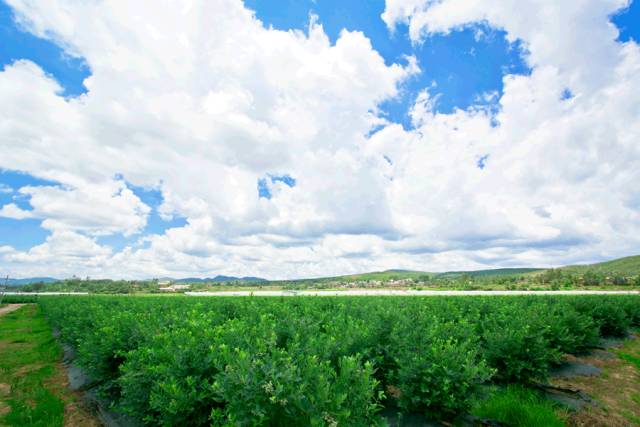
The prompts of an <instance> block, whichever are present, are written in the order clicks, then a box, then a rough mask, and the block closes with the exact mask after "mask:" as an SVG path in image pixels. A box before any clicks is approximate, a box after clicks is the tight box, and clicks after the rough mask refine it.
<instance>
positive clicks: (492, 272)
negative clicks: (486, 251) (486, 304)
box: [437, 268, 544, 277]
mask: <svg viewBox="0 0 640 427" xmlns="http://www.w3.org/2000/svg"><path fill="white" fill-rule="evenodd" d="M543 270H544V269H543V268H492V269H488V270H471V271H447V272H446V273H439V274H437V276H438V277H458V276H461V275H463V274H466V275H467V276H471V277H486V276H511V275H519V274H528V273H535V272H537V271H543Z"/></svg>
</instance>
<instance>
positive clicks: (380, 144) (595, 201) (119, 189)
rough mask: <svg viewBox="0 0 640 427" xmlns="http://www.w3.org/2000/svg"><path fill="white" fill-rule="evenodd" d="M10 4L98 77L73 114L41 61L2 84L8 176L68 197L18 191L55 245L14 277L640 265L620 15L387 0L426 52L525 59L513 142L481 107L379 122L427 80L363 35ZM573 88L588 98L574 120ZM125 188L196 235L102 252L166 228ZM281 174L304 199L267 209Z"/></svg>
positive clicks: (429, 105) (194, 11)
mask: <svg viewBox="0 0 640 427" xmlns="http://www.w3.org/2000/svg"><path fill="white" fill-rule="evenodd" d="M9 3H10V4H11V5H12V7H13V8H14V9H15V10H16V12H17V14H18V16H19V18H20V20H21V22H22V24H23V25H24V26H25V28H28V29H29V31H32V32H33V33H35V34H37V35H40V36H42V37H47V38H52V39H54V40H56V42H58V43H59V44H61V45H62V46H65V48H66V49H67V51H68V52H69V53H71V54H75V55H78V56H81V57H83V58H85V59H86V61H87V63H88V65H89V66H90V68H91V72H92V75H91V77H89V78H88V79H87V80H86V82H85V84H86V86H87V88H88V89H89V90H88V93H87V94H85V95H82V96H80V97H78V98H74V99H64V98H63V97H62V96H61V95H60V87H59V85H58V84H57V83H56V82H55V81H54V80H52V79H51V78H50V77H48V76H46V75H45V74H44V73H43V72H42V70H41V69H40V68H39V67H38V66H36V65H35V64H33V63H31V62H29V61H18V62H16V63H14V64H13V65H12V66H8V67H6V68H5V71H4V72H2V73H0V96H1V97H2V99H3V100H4V102H3V103H2V104H0V168H11V169H17V170H21V171H25V172H27V173H30V174H33V175H36V176H38V177H40V178H44V179H49V180H53V181H56V182H59V183H60V185H59V186H43V187H26V188H23V189H21V190H20V192H21V193H22V194H23V195H27V196H29V197H30V204H31V206H32V207H33V211H29V212H32V214H31V215H33V216H35V217H38V218H41V219H42V220H43V227H45V228H47V229H48V230H50V231H51V232H52V234H51V236H50V237H49V238H48V239H47V241H46V242H44V243H43V244H41V245H38V246H35V247H34V248H32V249H30V250H28V251H17V250H12V251H8V252H6V253H4V252H3V253H0V257H2V258H1V259H2V260H3V264H6V265H8V266H9V268H11V270H12V274H14V275H35V274H36V273H37V274H47V275H54V274H58V275H63V276H64V275H69V274H74V273H75V274H80V275H85V274H88V275H91V276H109V275H110V276H125V277H148V276H153V275H172V276H180V275H194V274H200V275H209V274H216V273H225V274H237V275H247V274H251V275H263V276H266V277H273V278H277V277H299V276H320V275H328V274H336V273H349V272H356V271H363V270H371V269H385V268H412V269H426V270H443V269H463V268H474V267H482V266H485V265H549V264H560V263H563V262H572V261H575V260H578V261H589V260H591V259H599V258H602V257H605V256H616V255H623V254H628V253H630V252H633V251H637V249H638V247H640V238H639V237H637V236H640V220H639V219H638V217H639V216H638V209H639V208H640V193H638V191H637V190H636V187H637V185H636V184H635V183H636V182H639V181H640V175H639V174H640V171H639V170H638V168H637V167H636V165H637V164H638V162H639V161H640V152H639V150H640V148H639V147H638V145H637V143H636V141H637V140H638V137H639V136H640V120H638V119H639V117H638V115H639V114H640V113H639V111H640V108H639V105H640V93H639V91H638V89H637V88H638V87H640V81H639V79H640V77H639V76H640V72H639V71H640V52H639V49H638V46H637V45H636V44H634V43H627V44H624V45H623V44H619V43H616V42H615V37H616V30H615V28H614V27H612V26H611V24H609V22H608V15H609V14H610V13H612V12H613V11H615V10H616V9H618V8H619V7H621V6H624V2H621V1H607V2H597V1H595V0H594V1H591V2H589V1H584V2H577V3H576V4H573V3H572V4H565V3H563V2H560V3H557V2H548V3H546V2H535V1H530V2H517V4H516V3H515V2H514V3H513V4H512V3H503V2H497V1H496V2H483V3H482V4H480V2H470V3H465V4H464V7H463V6H462V5H461V4H459V2H458V1H457V0H445V1H442V2H437V3H435V2H425V1H400V0H395V1H392V0H389V1H388V2H387V9H386V11H385V14H384V15H383V18H384V19H385V21H386V22H387V24H388V25H389V26H390V27H391V28H393V27H394V26H395V25H397V24H398V23H407V24H409V26H410V34H411V36H412V37H413V39H414V41H415V42H416V43H417V42H420V41H421V40H422V39H423V38H424V37H426V35H428V34H429V33H431V32H445V33H446V32H447V31H450V30H452V29H455V28H458V27H459V26H463V25H467V24H473V23H477V22H479V21H482V22H488V23H489V24H490V25H492V26H495V27H499V28H503V29H504V30H505V31H506V32H507V34H508V37H509V38H510V39H511V40H515V39H521V40H523V42H524V43H525V45H526V46H527V48H528V50H529V54H528V57H527V60H528V61H529V64H530V65H531V66H532V67H533V71H532V73H531V75H527V76H506V77H505V79H504V93H503V95H502V97H501V98H500V99H499V100H496V102H498V103H499V105H500V108H501V110H500V113H499V114H498V115H497V117H495V119H496V120H497V122H498V124H499V125H498V126H494V125H493V122H492V117H491V116H490V115H489V113H488V112H487V111H486V109H484V108H482V107H472V108H470V109H468V110H466V111H455V112H453V113H452V114H437V113H435V111H434V108H433V102H434V99H433V97H431V96H430V95H429V92H428V88H425V91H424V92H422V95H421V96H420V97H419V99H418V100H417V102H416V105H415V106H414V107H413V108H412V110H411V112H412V120H413V123H414V125H415V127H416V128H415V129H413V130H406V129H403V128H402V126H400V125H398V124H394V123H388V122H386V121H385V120H384V119H383V118H381V117H380V116H379V115H378V112H377V109H378V105H379V104H380V102H382V101H384V100H386V99H389V98H392V97H394V96H396V95H397V93H398V86H399V85H400V84H401V83H402V82H403V81H404V80H405V79H406V78H407V77H409V76H410V75H411V74H413V73H416V72H418V66H417V62H416V60H415V58H408V59H407V60H406V61H405V63H404V65H399V64H392V65H386V64H385V63H384V61H383V59H382V57H381V56H380V55H379V54H378V53H377V52H376V51H375V50H374V49H373V48H372V46H371V44H370V42H369V40H368V39H367V38H366V35H363V34H361V33H359V32H348V31H343V32H342V33H341V35H340V37H339V38H338V40H337V41H336V43H335V44H331V43H330V41H329V39H328V37H327V36H326V35H325V33H324V31H323V29H322V27H321V26H320V25H318V24H317V23H315V22H313V21H312V22H311V24H310V28H309V31H308V33H303V32H300V31H289V32H283V31H278V30H275V29H268V28H265V27H264V26H263V25H262V23H261V22H259V21H258V20H256V19H255V17H253V15H252V13H251V12H250V11H248V10H247V9H245V8H244V7H243V5H242V3H240V2H236V1H226V0H217V1H193V2H190V3H188V4H185V3H179V2H168V3H167V4H163V5H162V6H158V7H157V8H156V9H154V13H153V14H152V15H150V14H149V13H148V9H146V8H144V7H143V6H142V5H138V4H137V3H135V2H133V3H132V2H108V3H101V2H98V3H96V2H89V3H83V2H65V1H53V0H52V1H42V2H26V1H20V0H11V1H10V2H9ZM543 3H544V4H543ZM523 16H526V19H522V17H523ZM568 20H570V21H571V22H572V23H573V25H566V22H567V21H568ZM587 39H589V40H592V42H590V43H585V42H584V40H587ZM421 67H422V68H423V70H422V72H425V73H428V72H429V68H428V64H426V65H425V64H421ZM565 88H569V89H570V90H571V91H572V92H573V93H574V94H575V96H574V97H573V98H571V99H569V100H561V99H560V95H561V93H562V91H563V90H564V89H565ZM492 96H493V95H492ZM34 117H37V120H34ZM379 124H384V127H383V129H382V130H380V131H378V132H376V133H375V134H374V135H373V136H371V137H367V136H366V135H367V134H368V132H369V131H370V130H371V129H372V128H373V127H374V126H376V125H379ZM485 155H489V156H488V158H487V160H486V167H485V168H484V169H479V168H477V167H476V163H477V161H478V159H479V158H481V157H483V156H485ZM383 156H387V157H388V158H389V159H390V162H388V161H387V160H385V158H384V157H383ZM118 174H122V176H123V177H124V179H126V180H127V181H129V182H131V183H133V184H134V185H138V186H145V187H151V188H156V189H159V190H160V191H162V195H163V198H164V202H163V205H162V206H161V207H160V209H159V212H160V213H161V215H162V216H163V217H165V218H169V217H172V216H174V215H176V216H182V217H185V218H187V225H185V226H184V227H177V228H173V229H170V230H167V232H166V233H164V234H163V235H150V236H145V237H142V238H141V240H140V241H139V245H134V246H133V247H128V248H125V249H124V250H122V251H120V252H113V251H111V250H110V249H109V248H108V247H105V246H102V245H100V244H99V243H98V242H97V240H96V236H101V235H107V234H114V233H122V234H126V235H133V234H135V233H137V232H139V231H141V230H142V229H143V228H144V226H145V224H146V221H147V217H148V215H149V213H150V208H149V207H148V206H146V205H145V204H144V203H143V202H142V201H141V200H140V199H139V198H138V197H137V196H136V195H135V194H133V193H132V192H131V191H130V190H129V189H128V188H127V187H126V185H125V184H124V182H123V181H122V180H120V179H119V178H114V176H118ZM268 174H273V175H283V174H288V175H290V176H291V177H293V178H295V179H296V186H295V187H289V186H287V185H285V184H283V183H273V184H272V185H271V188H270V189H271V192H272V198H271V200H267V199H264V198H258V192H257V180H258V179H259V178H263V177H265V176H267V175H268ZM7 206H10V205H5V207H3V210H4V209H13V208H7ZM60 259H63V260H64V262H63V263H59V262H58V261H57V260H60ZM48 269H49V270H48ZM47 271H50V272H49V273H47Z"/></svg>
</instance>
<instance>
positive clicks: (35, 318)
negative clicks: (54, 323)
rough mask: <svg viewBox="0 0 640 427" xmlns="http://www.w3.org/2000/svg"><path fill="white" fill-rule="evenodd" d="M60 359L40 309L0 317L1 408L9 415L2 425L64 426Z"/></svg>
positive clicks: (6, 415) (58, 351) (28, 307)
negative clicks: (59, 381) (58, 384)
mask: <svg viewBox="0 0 640 427" xmlns="http://www.w3.org/2000/svg"><path fill="white" fill-rule="evenodd" d="M59 359H60V347H59V346H58V344H57V343H56V342H55V340H54V338H53V336H52V335H51V330H50V328H49V325H48V324H47V322H46V320H45V319H44V317H43V315H42V313H41V312H40V309H39V308H38V307H37V306H35V305H30V306H26V307H23V308H21V309H19V310H16V311H14V312H12V313H9V314H6V315H4V316H1V317H0V384H3V388H4V390H5V396H2V401H3V402H4V403H2V405H4V408H0V409H3V411H2V412H6V414H5V415H4V416H0V425H3V426H4V425H6V426H43V427H45V426H46V427H49V426H51V427H53V426H62V425H63V421H64V406H65V404H64V401H63V400H62V399H61V398H60V391H59V388H58V387H57V385H56V383H55V378H56V375H58V373H57V366H56V364H57V362H58V360H59ZM7 385H8V386H10V391H9V392H8V393H7ZM7 405H8V408H7Z"/></svg>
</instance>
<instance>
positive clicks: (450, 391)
mask: <svg viewBox="0 0 640 427" xmlns="http://www.w3.org/2000/svg"><path fill="white" fill-rule="evenodd" d="M407 320H409V321H407ZM421 320H422V319H421ZM424 320H426V321H421V322H418V323H417V324H415V323H414V322H413V321H411V319H405V321H404V322H402V323H400V324H399V325H398V327H397V328H396V329H395V330H394V331H393V332H392V334H391V338H390V344H391V348H390V353H391V357H392V359H393V362H394V363H395V366H396V368H395V369H394V370H393V371H391V372H390V381H389V382H390V383H393V384H394V385H395V386H396V387H397V389H398V390H399V392H400V393H399V396H398V405H399V407H400V408H401V409H403V410H405V411H410V412H422V413H426V414H427V415H428V416H431V417H442V416H444V417H450V416H452V415H455V414H457V413H460V412H463V411H466V410H467V409H468V408H469V406H470V403H471V400H470V398H471V396H472V394H473V392H474V390H475V388H476V387H477V386H478V385H479V384H481V383H482V382H484V381H486V380H488V379H489V378H490V377H491V375H492V371H491V370H490V369H488V368H487V366H486V364H485V362H484V361H483V360H480V358H479V355H478V345H477V342H476V340H474V339H473V338H472V337H471V335H472V334H471V328H469V327H468V326H467V325H465V324H463V323H442V322H441V321H440V319H438V318H437V317H432V318H426V319H424Z"/></svg>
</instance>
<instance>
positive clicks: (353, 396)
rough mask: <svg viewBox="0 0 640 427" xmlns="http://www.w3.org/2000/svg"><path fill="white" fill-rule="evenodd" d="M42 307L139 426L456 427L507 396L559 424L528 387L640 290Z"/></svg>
mask: <svg viewBox="0 0 640 427" xmlns="http://www.w3.org/2000/svg"><path fill="white" fill-rule="evenodd" d="M40 305H41V306H42V309H43V311H44V313H45V314H46V316H47V317H48V319H49V321H50V322H51V324H52V325H53V326H54V327H56V328H59V329H60V331H61V339H62V340H63V341H64V342H66V343H69V344H71V345H72V346H74V347H75V348H76V351H77V354H78V359H77V362H78V363H79V364H80V365H81V366H82V367H83V368H84V370H85V371H86V372H87V373H88V374H89V376H90V377H91V378H92V379H93V380H94V381H95V382H96V383H97V384H99V389H100V392H101V393H102V395H103V396H105V397H107V398H108V399H109V400H110V401H111V402H112V405H113V408H114V409H115V410H117V411H121V412H123V413H126V414H128V415H129V416H131V417H132V418H134V419H137V420H139V421H140V422H143V423H144V424H147V425H194V426H199V425H282V426H289V425H300V426H307V425H362V426H365V425H366V426H370V425H384V423H385V422H386V421H385V420H386V417H387V416H388V415H385V414H389V413H393V414H400V416H401V417H402V416H405V415H406V416H420V417H424V418H425V419H426V418H429V419H436V420H446V421H448V422H455V420H456V419H458V418H459V417H460V416H462V415H464V414H467V413H469V412H471V413H474V412H476V413H477V414H478V415H483V414H488V413H490V414H494V415H493V416H494V417H496V418H498V419H499V418H500V417H503V418H505V419H504V421H508V420H507V418H509V417H513V416H514V414H513V413H512V412H513V411H511V412H509V411H506V410H505V405H506V406H509V405H514V403H513V402H516V404H517V405H522V407H523V408H524V407H528V408H530V409H531V410H530V412H531V414H536V413H538V414H539V415H540V411H543V410H544V411H545V414H546V415H544V417H546V418H540V419H546V420H550V419H553V420H554V421H553V423H560V424H557V425H561V414H562V413H563V412H562V409H561V408H557V407H556V406H555V405H552V404H550V403H548V402H547V401H545V400H541V397H540V396H538V395H537V394H536V392H535V391H533V390H531V389H529V388H527V387H528V385H530V384H532V383H535V382H540V381H545V380H546V378H547V377H548V375H549V372H550V369H551V367H553V366H554V365H556V364H558V363H559V362H560V360H561V356H562V355H563V354H566V353H571V354H580V353H583V352H584V351H585V350H587V349H589V348H590V347H591V346H594V345H596V344H597V343H598V341H599V339H600V337H601V336H624V335H625V334H626V333H627V331H628V330H629V328H637V327H638V326H640V296H607V297H604V296H566V297H560V296H551V297H545V296H527V297H455V298H449V297H440V298H420V297H409V298H404V297H396V298H385V297H356V298H350V297H335V298H331V297H328V298H313V297H301V298H272V299H269V298H258V297H254V298H233V297H231V298H185V297H175V298H160V297H145V298H139V297H125V296H122V297H117V296H113V297H109V296H96V297H83V298H73V297H47V298H41V299H40ZM487 387H490V388H492V389H495V390H498V391H497V392H496V393H492V394H487V392H486V388H487ZM509 402H511V403H509ZM536 408H537V409H536ZM402 414H405V415H402ZM559 414H560V415H559ZM532 416H533V415H532ZM540 416H542V415H540ZM535 420H536V418H531V419H528V421H526V423H525V422H524V421H523V423H524V424H522V425H535V422H536V421H535ZM527 423H528V424H527ZM549 425H555V424H549Z"/></svg>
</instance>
